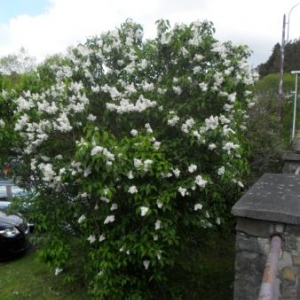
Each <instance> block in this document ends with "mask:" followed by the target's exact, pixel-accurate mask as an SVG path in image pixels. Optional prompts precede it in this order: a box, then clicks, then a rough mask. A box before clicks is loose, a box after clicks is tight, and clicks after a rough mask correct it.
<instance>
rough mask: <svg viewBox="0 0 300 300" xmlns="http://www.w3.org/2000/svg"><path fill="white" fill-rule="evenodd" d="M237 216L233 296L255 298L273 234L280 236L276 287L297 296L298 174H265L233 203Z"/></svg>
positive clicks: (286, 299) (292, 298)
mask: <svg viewBox="0 0 300 300" xmlns="http://www.w3.org/2000/svg"><path fill="white" fill-rule="evenodd" d="M232 213H233V214H234V215H235V216H236V217H237V226H236V260H235V283H234V300H257V297H258V295H259V290H260V286H261V282H262V277H263V272H264V268H265V264H266V260H267V256H268V253H269V248H270V240H271V237H272V236H273V235H279V236H280V237H281V238H282V240H283V244H282V253H281V256H280V259H279V264H278V272H277V281H276V288H277V289H278V295H279V298H278V299H281V300H299V299H300V175H290V174H265V175H264V176H263V177H262V178H261V179H260V180H259V181H258V182H257V183H256V184H255V185H254V186H253V187H252V188H251V189H250V190H249V191H248V192H247V193H246V194H245V195H244V196H243V197H242V198H241V199H240V200H239V201H238V202H237V203H236V204H235V206H234V207H233V209H232Z"/></svg>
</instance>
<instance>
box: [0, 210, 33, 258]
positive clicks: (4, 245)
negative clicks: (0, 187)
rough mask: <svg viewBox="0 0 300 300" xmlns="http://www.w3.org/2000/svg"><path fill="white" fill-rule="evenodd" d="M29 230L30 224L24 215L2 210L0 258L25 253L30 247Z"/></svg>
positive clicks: (0, 215) (0, 214)
mask: <svg viewBox="0 0 300 300" xmlns="http://www.w3.org/2000/svg"><path fill="white" fill-rule="evenodd" d="M29 232H30V226H29V225H28V223H27V222H26V221H25V220H24V218H22V216H20V215H17V214H7V213H6V212H5V211H3V210H0V259H1V260H3V259H8V258H12V257H14V256H17V255H21V254H23V253H25V252H26V251H27V249H28V248H29V247H30V244H29V242H28V234H29Z"/></svg>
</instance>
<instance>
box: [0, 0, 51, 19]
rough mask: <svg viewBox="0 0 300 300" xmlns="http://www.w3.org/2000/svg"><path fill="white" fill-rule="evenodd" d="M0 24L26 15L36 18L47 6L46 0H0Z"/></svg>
mask: <svg viewBox="0 0 300 300" xmlns="http://www.w3.org/2000/svg"><path fill="white" fill-rule="evenodd" d="M0 5H1V7H0V23H2V24H3V23H8V21H9V20H10V19H12V18H15V17H17V16H19V15H23V14H27V15H29V16H32V17H33V16H36V15H39V14H41V13H43V12H44V11H45V10H46V9H47V7H48V6H49V1H48V0H2V1H0Z"/></svg>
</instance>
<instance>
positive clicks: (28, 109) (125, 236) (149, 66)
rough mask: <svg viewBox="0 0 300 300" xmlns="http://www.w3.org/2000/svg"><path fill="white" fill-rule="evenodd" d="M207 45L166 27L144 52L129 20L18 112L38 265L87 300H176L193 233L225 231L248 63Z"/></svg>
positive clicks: (238, 51)
mask: <svg viewBox="0 0 300 300" xmlns="http://www.w3.org/2000/svg"><path fill="white" fill-rule="evenodd" d="M213 34H214V28H213V26H212V24H211V23H208V22H203V23H201V22H195V23H192V24H190V25H176V26H175V27H174V28H171V27H170V25H169V23H168V22H167V21H163V20H160V21H158V22H157V38H155V39H153V40H147V41H143V40H142V35H143V31H142V27H141V26H140V25H138V24H135V23H134V22H132V21H130V20H128V21H127V22H126V23H124V24H122V25H121V27H120V28H119V29H116V30H114V31H110V32H108V33H106V34H103V35H101V36H100V37H94V38H90V39H88V40H87V42H86V43H85V44H84V45H78V46H77V47H75V48H73V49H71V50H70V52H69V53H68V56H67V57H66V58H65V59H64V60H63V63H62V64H57V65H55V64H54V65H53V68H52V70H54V72H55V74H56V83H55V84H54V85H53V86H51V87H50V88H44V89H43V90H41V91H40V92H39V93H30V92H24V93H23V95H22V96H21V97H19V98H18V99H17V100H16V105H17V109H16V124H15V131H17V132H18V133H19V135H20V149H19V151H20V156H19V157H18V161H19V162H20V166H21V167H22V168H20V170H21V169H23V170H22V172H21V171H18V172H17V174H16V176H17V177H16V178H17V179H18V180H19V182H20V184H25V185H26V184H27V185H31V186H34V187H35V190H36V192H37V195H36V196H35V197H34V199H33V200H32V203H31V209H32V215H33V216H34V217H35V218H36V220H37V221H36V223H37V227H38V229H40V230H43V231H45V230H46V232H47V235H45V237H44V245H43V247H42V248H41V250H40V257H41V258H43V259H44V260H47V261H48V262H50V263H51V264H52V265H53V266H54V267H55V268H56V274H59V273H60V272H61V271H62V270H64V272H63V273H62V274H65V280H74V277H72V275H74V276H76V275H78V274H81V278H82V280H84V281H85V282H86V283H87V285H88V289H89V293H90V295H91V297H95V298H96V299H115V300H118V299H122V300H124V299H131V300H137V299H157V298H158V297H159V296H158V295H157V293H159V291H162V290H163V291H164V295H165V297H169V298H172V299H180V290H181V289H184V287H178V286H175V285H174V284H172V282H170V281H168V276H167V274H170V270H172V266H173V265H174V264H175V259H176V258H177V257H178V253H179V251H180V250H181V249H184V248H185V247H187V245H186V243H185V238H186V236H187V233H188V232H190V231H191V230H192V231H197V229H200V228H201V229H203V228H204V229H205V228H206V229H207V230H208V229H209V228H211V227H215V226H219V225H220V224H223V223H225V222H226V220H227V218H228V216H229V214H228V209H229V208H230V207H231V205H232V203H233V201H235V200H236V199H237V197H238V195H239V193H240V190H241V189H242V187H243V183H242V181H243V179H244V176H245V174H246V172H247V170H248V165H247V161H246V154H247V153H246V151H245V148H244V138H245V133H244V132H245V129H246V128H245V109H246V107H247V106H248V105H249V104H250V103H251V91H250V86H251V85H252V83H253V78H252V74H251V72H250V71H249V68H248V65H247V64H246V59H247V57H248V56H249V51H248V49H247V48H246V47H243V46H234V45H232V44H231V43H230V42H226V43H223V44H222V43H220V42H218V41H217V40H216V39H215V38H214V37H213ZM26 167H27V169H26ZM24 168H25V169H24ZM68 271H69V272H68Z"/></svg>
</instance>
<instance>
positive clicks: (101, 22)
mask: <svg viewBox="0 0 300 300" xmlns="http://www.w3.org/2000/svg"><path fill="white" fill-rule="evenodd" d="M293 5H295V3H294V0H286V1H284V3H283V1H281V0H251V1H248V0H247V1H246V0H244V1H241V0H201V1H197V0H185V1H182V0H150V1H149V0H145V1H141V0H127V1H124V0H101V1H99V0H49V4H48V7H47V9H46V10H45V11H44V12H43V13H42V14H40V15H37V16H29V15H25V14H24V15H19V16H16V17H15V18H13V19H11V20H10V21H9V23H7V24H0V56H1V55H6V54H8V53H13V52H17V51H18V50H19V49H20V48H21V47H22V46H23V47H25V49H26V50H28V52H29V53H30V54H31V55H33V56H35V57H36V58H37V59H38V60H42V59H43V58H44V57H45V56H46V55H50V54H54V53H60V52H65V50H66V49H67V47H68V46H71V45H73V44H77V43H79V42H84V41H85V39H86V38H87V37H90V36H94V35H97V34H100V33H101V32H103V31H106V30H110V29H114V28H115V27H118V26H119V25H120V23H122V22H124V21H125V20H126V19H127V18H132V19H133V20H134V21H136V22H138V23H140V24H141V25H143V27H144V29H145V37H154V35H155V21H156V20H158V19H162V18H163V19H169V20H170V21H171V24H174V23H175V22H178V23H190V22H192V21H196V20H205V19H207V20H209V21H212V22H213V23H214V26H215V28H216V37H217V38H218V39H220V40H231V41H233V43H235V44H236V43H238V44H247V45H249V46H250V48H251V49H252V50H253V51H254V55H253V58H252V61H253V63H254V64H257V63H261V62H264V61H265V60H266V59H267V58H268V57H269V55H270V53H271V51H272V48H273V46H274V45H275V43H277V42H281V30H282V18H283V14H284V13H286V14H288V12H289V10H290V9H291V8H292V7H293ZM299 16H300V5H299V7H295V9H294V10H293V12H292V14H291V20H290V21H291V22H290V25H291V26H290V37H291V38H296V37H299V33H298V32H297V30H298V28H299V26H300V18H299Z"/></svg>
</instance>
